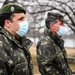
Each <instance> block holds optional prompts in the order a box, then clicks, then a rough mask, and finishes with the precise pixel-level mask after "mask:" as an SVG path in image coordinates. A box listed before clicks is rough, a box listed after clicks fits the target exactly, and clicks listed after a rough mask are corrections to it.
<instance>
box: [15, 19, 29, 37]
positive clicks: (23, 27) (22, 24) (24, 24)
mask: <svg viewBox="0 0 75 75" xmlns="http://www.w3.org/2000/svg"><path fill="white" fill-rule="evenodd" d="M19 27H20V28H19V30H18V31H16V33H17V34H18V35H20V36H21V37H23V36H25V34H26V33H27V31H28V27H29V24H28V22H27V20H26V21H23V22H20V23H19Z"/></svg>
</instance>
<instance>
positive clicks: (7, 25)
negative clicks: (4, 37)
mask: <svg viewBox="0 0 75 75" xmlns="http://www.w3.org/2000/svg"><path fill="white" fill-rule="evenodd" d="M5 26H6V27H8V28H10V21H9V20H5Z"/></svg>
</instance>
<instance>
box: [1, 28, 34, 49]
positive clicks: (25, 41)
mask: <svg viewBox="0 0 75 75" xmlns="http://www.w3.org/2000/svg"><path fill="white" fill-rule="evenodd" d="M0 34H4V35H5V36H6V37H7V38H8V39H9V40H11V41H12V42H14V43H15V44H17V45H18V46H19V47H21V48H22V47H24V46H27V48H28V49H29V48H30V47H31V46H32V44H33V42H32V41H31V40H30V39H28V38H26V36H24V37H19V38H16V37H15V36H13V35H12V34H11V33H10V32H8V31H7V30H6V29H4V28H0Z"/></svg>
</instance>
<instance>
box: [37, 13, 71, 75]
mask: <svg viewBox="0 0 75 75" xmlns="http://www.w3.org/2000/svg"><path fill="white" fill-rule="evenodd" d="M45 23H46V28H47V29H45V35H46V37H44V38H43V39H41V40H40V41H39V42H38V43H37V50H36V52H37V62H38V66H39V71H40V73H41V75H71V69H70V67H69V64H68V61H67V54H66V51H65V48H64V46H63V45H64V41H63V40H62V38H61V36H62V35H63V34H64V32H65V25H64V23H63V16H62V15H61V14H58V13H51V12H49V13H48V15H47V18H46V20H45Z"/></svg>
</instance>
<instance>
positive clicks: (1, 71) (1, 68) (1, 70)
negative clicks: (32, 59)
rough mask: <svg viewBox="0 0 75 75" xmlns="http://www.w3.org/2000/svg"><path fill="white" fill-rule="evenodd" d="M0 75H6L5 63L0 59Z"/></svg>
mask: <svg viewBox="0 0 75 75" xmlns="http://www.w3.org/2000/svg"><path fill="white" fill-rule="evenodd" d="M0 75H8V74H7V70H6V64H5V61H4V60H2V59H1V58H0Z"/></svg>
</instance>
